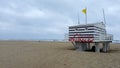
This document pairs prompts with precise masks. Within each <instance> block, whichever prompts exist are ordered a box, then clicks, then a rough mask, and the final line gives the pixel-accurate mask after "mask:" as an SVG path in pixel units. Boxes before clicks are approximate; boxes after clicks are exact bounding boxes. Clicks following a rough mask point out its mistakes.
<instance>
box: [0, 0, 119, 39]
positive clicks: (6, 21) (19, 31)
mask: <svg viewBox="0 0 120 68" xmlns="http://www.w3.org/2000/svg"><path fill="white" fill-rule="evenodd" d="M85 7H87V13H88V23H95V22H101V21H103V15H102V8H104V11H105V15H106V22H107V24H106V28H107V32H108V33H110V34H113V35H114V39H118V40H120V35H119V34H120V24H119V23H120V13H119V12H120V0H0V39H4V40H5V39H12V40H15V39H17V40H23V39H24V40H38V39H64V34H65V33H68V26H70V25H76V24H77V14H78V13H79V16H80V23H81V24H84V23H85V21H84V20H85V18H84V14H83V13H82V12H81V10H82V9H83V8H85Z"/></svg>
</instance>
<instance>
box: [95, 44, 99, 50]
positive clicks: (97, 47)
mask: <svg viewBox="0 0 120 68" xmlns="http://www.w3.org/2000/svg"><path fill="white" fill-rule="evenodd" d="M95 52H100V47H99V43H95Z"/></svg>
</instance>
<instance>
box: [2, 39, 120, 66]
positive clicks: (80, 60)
mask: <svg viewBox="0 0 120 68" xmlns="http://www.w3.org/2000/svg"><path fill="white" fill-rule="evenodd" d="M0 68H120V44H111V50H110V52H109V53H95V52H79V51H75V50H74V49H73V45H72V44H71V43H66V42H32V41H31V42H30V41H1V42H0Z"/></svg>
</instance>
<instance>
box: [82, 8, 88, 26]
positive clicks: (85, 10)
mask: <svg viewBox="0 0 120 68" xmlns="http://www.w3.org/2000/svg"><path fill="white" fill-rule="evenodd" d="M82 12H83V13H84V14H85V23H86V24H87V9H86V8H84V9H83V10H82Z"/></svg>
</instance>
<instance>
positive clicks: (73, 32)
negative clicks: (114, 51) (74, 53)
mask: <svg viewBox="0 0 120 68" xmlns="http://www.w3.org/2000/svg"><path fill="white" fill-rule="evenodd" d="M112 40H113V35H111V34H107V32H106V28H105V24H104V23H103V22H97V23H90V24H79V25H75V26H69V41H70V42H72V43H73V45H74V48H75V49H76V50H80V51H86V50H90V49H92V48H94V49H95V52H100V50H102V51H103V52H108V51H109V48H110V43H111V42H112ZM91 44H92V48H91ZM93 44H94V45H93ZM100 44H102V48H101V45H100Z"/></svg>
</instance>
